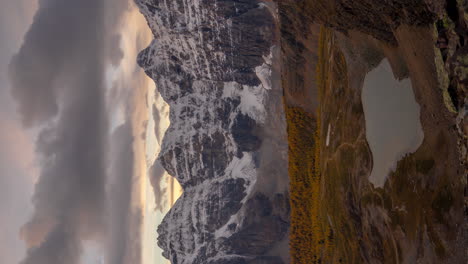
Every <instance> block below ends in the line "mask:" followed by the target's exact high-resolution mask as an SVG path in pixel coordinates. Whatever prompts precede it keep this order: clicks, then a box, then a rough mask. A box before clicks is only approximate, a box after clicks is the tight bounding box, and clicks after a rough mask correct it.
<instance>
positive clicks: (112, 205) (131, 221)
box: [107, 122, 142, 264]
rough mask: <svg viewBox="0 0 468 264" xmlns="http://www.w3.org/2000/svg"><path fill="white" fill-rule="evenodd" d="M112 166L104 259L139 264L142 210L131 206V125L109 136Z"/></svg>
mask: <svg viewBox="0 0 468 264" xmlns="http://www.w3.org/2000/svg"><path fill="white" fill-rule="evenodd" d="M111 141H112V147H111V153H112V154H111V155H112V166H111V171H110V176H109V177H110V179H109V181H110V183H109V190H108V203H109V206H108V208H109V212H110V215H109V230H108V231H109V236H108V241H107V262H108V263H113V264H124V263H140V260H141V256H140V251H139V250H138V248H139V247H140V246H139V244H140V230H139V227H140V226H141V221H142V219H141V212H140V211H139V210H135V209H134V208H132V206H131V198H132V188H133V187H134V186H133V177H132V175H133V169H134V160H135V159H134V156H135V155H134V152H133V150H132V148H133V136H132V126H131V124H130V123H129V122H127V123H125V124H123V125H121V126H120V127H118V128H117V129H116V130H115V132H114V134H113V136H112V140H111Z"/></svg>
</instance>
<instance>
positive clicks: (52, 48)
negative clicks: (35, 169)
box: [9, 0, 128, 264]
mask: <svg viewBox="0 0 468 264" xmlns="http://www.w3.org/2000/svg"><path fill="white" fill-rule="evenodd" d="M127 5H128V2H127V1H126V0H79V1H76V0H39V9H38V12H37V13H36V15H35V17H34V21H33V23H32V25H31V27H30V29H29V31H28V32H27V34H26V35H25V38H24V42H23V45H22V46H21V48H20V50H19V52H18V53H17V54H16V55H15V56H14V57H13V59H12V61H11V63H10V69H9V73H10V80H11V84H12V90H11V93H12V95H13V97H14V98H15V100H16V101H17V104H18V110H19V112H20V114H21V116H22V120H23V124H24V125H25V126H26V127H33V126H39V127H41V128H42V127H45V128H43V129H42V130H41V131H40V133H39V136H38V139H37V143H36V151H37V153H38V156H40V157H41V164H40V166H41V172H40V177H39V179H38V182H37V184H36V187H35V194H34V197H33V201H32V202H33V205H34V214H33V216H32V218H31V219H30V221H29V222H28V223H26V224H25V225H24V227H23V229H22V236H23V238H24V239H25V241H26V242H27V244H28V245H29V246H30V249H29V250H28V253H27V256H26V257H25V259H24V260H23V262H22V263H23V264H43V263H44V264H46V263H47V264H56V263H57V264H58V263H60V264H61V263H67V264H75V263H79V258H80V255H81V254H80V253H81V250H82V245H81V241H82V240H83V239H93V238H99V237H101V236H102V232H104V231H105V226H104V217H105V212H106V210H105V209H106V208H105V207H106V205H105V201H106V195H105V184H106V161H107V158H106V152H107V145H108V142H107V141H108V138H107V135H108V124H107V119H108V118H107V113H106V105H105V69H106V65H108V64H114V65H116V64H118V62H119V61H120V60H121V58H122V52H121V51H120V52H119V49H118V44H119V39H120V38H119V36H118V34H117V30H118V28H116V27H117V26H118V22H119V19H120V18H121V17H122V14H123V12H124V11H125V10H126V9H127ZM116 45H117V47H116Z"/></svg>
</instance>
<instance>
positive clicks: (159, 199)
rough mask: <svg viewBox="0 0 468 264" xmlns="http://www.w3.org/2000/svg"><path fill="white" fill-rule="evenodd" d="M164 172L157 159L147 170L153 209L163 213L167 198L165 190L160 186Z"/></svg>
mask: <svg viewBox="0 0 468 264" xmlns="http://www.w3.org/2000/svg"><path fill="white" fill-rule="evenodd" d="M165 172H166V170H164V168H163V166H162V165H161V162H160V161H159V160H158V159H157V160H156V161H155V162H154V164H153V166H151V168H150V170H149V177H150V182H151V185H152V186H153V190H154V198H155V200H156V205H155V209H156V210H159V211H161V212H163V210H164V209H165V204H166V197H167V188H164V187H163V184H162V183H163V182H162V180H163V178H164V173H165Z"/></svg>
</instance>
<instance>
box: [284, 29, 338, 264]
mask: <svg viewBox="0 0 468 264" xmlns="http://www.w3.org/2000/svg"><path fill="white" fill-rule="evenodd" d="M327 34H329V31H328V30H326V29H322V32H321V35H320V40H319V41H320V43H319V51H318V53H319V63H318V66H317V73H316V74H317V87H318V89H319V94H320V93H321V91H323V89H325V87H326V85H327V70H326V59H325V57H326V54H325V53H326V52H327V51H326V41H327V36H328V35H327ZM319 113H320V111H318V112H317V114H311V113H308V112H307V111H305V110H304V109H303V108H300V107H292V106H286V120H287V124H288V143H289V177H290V193H291V200H290V202H291V232H290V253H291V258H292V263H293V264H313V263H325V262H326V259H328V258H329V256H328V255H329V254H328V252H330V250H329V249H330V248H331V247H332V246H333V233H332V231H331V229H330V227H329V226H328V222H327V221H326V219H325V218H324V217H323V215H322V213H321V212H322V208H321V172H320V144H321V140H320V131H321V129H320V114H319Z"/></svg>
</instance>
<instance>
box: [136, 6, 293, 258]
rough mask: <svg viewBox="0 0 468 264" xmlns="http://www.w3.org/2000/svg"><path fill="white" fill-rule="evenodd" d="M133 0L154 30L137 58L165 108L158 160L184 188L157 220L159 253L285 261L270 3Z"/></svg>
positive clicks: (283, 151) (283, 147) (280, 124)
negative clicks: (167, 108) (167, 123)
mask: <svg viewBox="0 0 468 264" xmlns="http://www.w3.org/2000/svg"><path fill="white" fill-rule="evenodd" d="M136 3H137V5H138V6H139V8H140V10H141V12H142V13H143V14H144V16H145V17H146V19H147V21H148V24H149V26H150V28H151V30H152V32H153V34H154V40H153V41H152V42H151V44H150V45H149V46H148V47H147V48H146V49H145V50H143V51H142V52H141V53H140V54H139V56H138V63H139V64H140V65H141V67H143V69H144V70H145V72H146V73H147V74H148V76H150V77H151V78H152V79H153V80H154V81H155V83H156V86H157V90H158V92H159V93H160V94H161V95H162V97H163V98H164V100H165V101H166V102H167V103H168V104H169V106H170V127H169V128H168V130H167V132H166V134H165V136H164V140H163V144H162V150H161V153H160V154H159V157H158V158H159V161H160V162H161V164H162V166H163V167H164V169H166V170H167V171H168V172H169V174H171V175H172V176H174V177H175V178H177V180H178V181H179V182H180V184H181V186H182V187H183V190H184V192H183V194H182V196H181V197H180V198H179V199H178V200H177V202H176V203H175V205H174V207H173V208H172V209H171V210H170V211H169V212H168V214H167V215H166V217H165V218H164V220H163V222H162V224H161V225H160V226H159V227H158V234H159V236H158V246H160V247H161V248H162V249H163V251H164V253H163V255H164V256H165V257H166V258H168V259H169V260H170V261H171V262H172V263H177V264H189V263H190V264H192V263H194V264H196V263H200V264H208V263H219V264H221V263H223V264H224V263H226V264H227V263H232V264H234V263H236V264H237V263H252V264H253V263H256V264H259V263H275V264H276V263H278V264H281V263H288V262H289V250H288V235H287V234H288V228H289V215H290V213H289V210H290V209H289V196H288V173H287V167H288V166H287V142H286V122H285V118H284V116H285V114H284V109H283V104H282V90H281V79H280V71H279V38H278V32H277V29H278V26H277V21H276V20H275V18H274V10H275V7H274V5H272V4H265V3H262V2H260V1H253V0H252V1H216V0H184V1H182V0H178V1H160V0H141V1H136ZM155 246H156V245H155Z"/></svg>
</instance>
